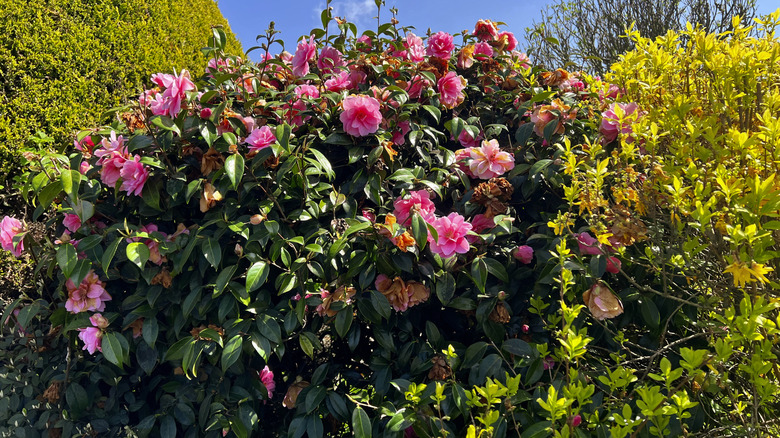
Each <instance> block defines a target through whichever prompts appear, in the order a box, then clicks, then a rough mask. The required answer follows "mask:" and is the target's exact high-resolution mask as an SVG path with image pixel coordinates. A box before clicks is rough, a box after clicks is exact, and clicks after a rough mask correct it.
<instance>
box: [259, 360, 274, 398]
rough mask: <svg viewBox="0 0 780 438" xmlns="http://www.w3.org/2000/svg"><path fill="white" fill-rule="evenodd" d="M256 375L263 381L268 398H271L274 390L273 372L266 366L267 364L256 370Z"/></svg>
mask: <svg viewBox="0 0 780 438" xmlns="http://www.w3.org/2000/svg"><path fill="white" fill-rule="evenodd" d="M257 377H258V378H259V379H260V381H261V382H263V386H265V389H266V391H268V398H269V399H270V398H273V396H274V391H275V390H276V383H275V382H274V373H273V372H272V371H271V370H270V369H269V368H268V365H266V366H265V367H263V369H262V370H260V371H259V372H258V376H257Z"/></svg>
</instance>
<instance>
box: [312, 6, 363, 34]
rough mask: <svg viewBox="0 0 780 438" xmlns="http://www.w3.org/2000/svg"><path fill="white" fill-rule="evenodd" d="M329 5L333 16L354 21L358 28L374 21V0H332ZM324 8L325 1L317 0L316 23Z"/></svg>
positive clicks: (318, 21) (315, 9)
mask: <svg viewBox="0 0 780 438" xmlns="http://www.w3.org/2000/svg"><path fill="white" fill-rule="evenodd" d="M330 6H331V7H332V8H333V16H334V17H343V18H346V19H347V21H349V22H350V23H355V24H356V25H357V27H358V28H359V29H367V28H369V27H370V26H372V24H373V23H374V19H375V17H376V3H374V0H334V1H333V2H331V4H330ZM324 9H325V2H319V4H317V6H316V7H315V8H314V11H313V12H314V15H315V17H316V21H315V22H316V23H320V14H321V13H322V11H323V10H324Z"/></svg>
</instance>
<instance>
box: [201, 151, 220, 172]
mask: <svg viewBox="0 0 780 438" xmlns="http://www.w3.org/2000/svg"><path fill="white" fill-rule="evenodd" d="M224 165H225V158H224V157H223V156H222V154H221V153H219V151H217V150H216V149H214V148H209V150H208V152H206V153H205V154H203V157H202V158H201V159H200V173H202V174H203V176H208V174H210V173H211V172H213V171H215V170H219V169H222V166H224Z"/></svg>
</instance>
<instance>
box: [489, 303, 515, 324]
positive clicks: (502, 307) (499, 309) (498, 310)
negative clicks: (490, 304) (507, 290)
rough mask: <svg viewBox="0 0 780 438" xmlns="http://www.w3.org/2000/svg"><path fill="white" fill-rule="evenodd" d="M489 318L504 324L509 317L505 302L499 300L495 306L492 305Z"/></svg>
mask: <svg viewBox="0 0 780 438" xmlns="http://www.w3.org/2000/svg"><path fill="white" fill-rule="evenodd" d="M489 318H490V320H491V321H493V322H497V323H499V324H506V323H508V322H509V320H510V319H511V317H510V316H509V311H508V310H507V308H506V304H504V302H503V301H499V302H498V304H496V307H494V308H493V311H492V312H490V316H489Z"/></svg>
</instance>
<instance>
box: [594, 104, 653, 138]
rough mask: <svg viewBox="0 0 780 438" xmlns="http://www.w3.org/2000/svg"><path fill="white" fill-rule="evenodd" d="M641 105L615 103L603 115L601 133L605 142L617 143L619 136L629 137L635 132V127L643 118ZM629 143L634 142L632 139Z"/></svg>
mask: <svg viewBox="0 0 780 438" xmlns="http://www.w3.org/2000/svg"><path fill="white" fill-rule="evenodd" d="M642 115H643V113H642V111H639V105H638V104H636V103H635V102H631V103H613V104H612V106H610V107H609V109H607V110H606V111H604V112H603V113H601V126H599V132H601V135H603V136H604V141H605V142H606V143H610V142H612V141H615V140H616V139H617V137H618V134H626V135H629V136H630V134H632V133H633V132H634V130H633V128H632V126H631V125H633V124H634V123H635V122H636V121H637V120H638V119H639V118H640V117H641V116H642ZM628 141H629V142H631V141H633V139H632V138H631V137H629V139H628Z"/></svg>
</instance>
